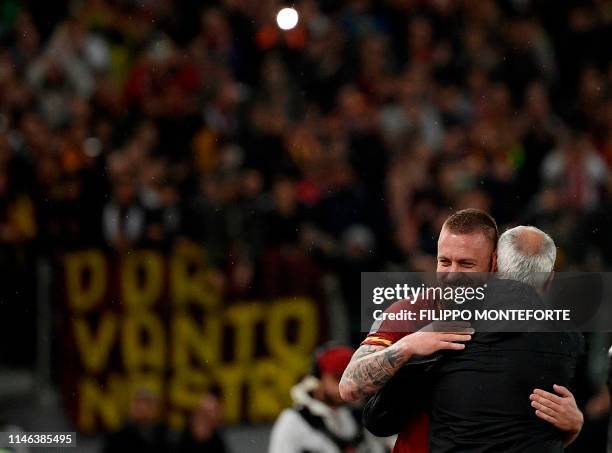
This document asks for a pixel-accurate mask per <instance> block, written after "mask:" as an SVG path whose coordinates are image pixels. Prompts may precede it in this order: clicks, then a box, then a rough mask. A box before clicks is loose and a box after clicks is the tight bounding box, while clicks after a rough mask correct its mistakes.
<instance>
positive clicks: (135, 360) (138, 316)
mask: <svg viewBox="0 0 612 453" xmlns="http://www.w3.org/2000/svg"><path fill="white" fill-rule="evenodd" d="M122 334H123V335H122V341H121V352H122V357H123V365H124V367H125V369H126V370H128V371H130V372H136V371H138V370H142V369H143V368H153V369H160V368H163V367H164V365H165V363H166V362H165V359H166V338H165V337H166V335H165V331H164V326H163V325H162V322H161V320H160V319H159V316H158V315H156V314H154V313H152V312H150V311H139V312H136V313H128V314H126V315H125V317H124V319H123V330H122Z"/></svg>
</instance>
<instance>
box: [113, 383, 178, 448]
mask: <svg viewBox="0 0 612 453" xmlns="http://www.w3.org/2000/svg"><path fill="white" fill-rule="evenodd" d="M160 404H161V402H160V399H159V397H158V396H157V395H156V394H154V393H152V392H151V391H150V390H148V389H144V388H142V389H138V390H136V392H135V393H134V396H133V398H132V401H131V406H130V414H129V417H128V421H127V422H126V424H125V425H124V426H123V427H122V428H121V429H119V431H116V432H114V433H111V434H109V435H108V436H107V438H106V441H105V443H104V449H103V452H104V453H121V452H126V453H127V452H135V451H142V452H145V451H146V452H150V453H162V452H164V453H165V452H167V451H168V431H167V429H166V426H165V425H164V424H163V423H161V422H160V415H161V412H160V411H161V407H160Z"/></svg>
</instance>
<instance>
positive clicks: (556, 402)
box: [529, 384, 584, 446]
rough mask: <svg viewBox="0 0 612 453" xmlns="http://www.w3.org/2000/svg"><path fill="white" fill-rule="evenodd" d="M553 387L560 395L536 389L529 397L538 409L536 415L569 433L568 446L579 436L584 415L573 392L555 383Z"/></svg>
mask: <svg viewBox="0 0 612 453" xmlns="http://www.w3.org/2000/svg"><path fill="white" fill-rule="evenodd" d="M553 388H554V390H555V392H557V393H558V395H555V394H554V393H550V392H547V391H544V390H541V389H535V390H534V391H533V393H532V394H531V395H530V396H529V399H530V400H531V406H532V407H533V408H534V409H535V410H536V412H535V414H536V416H538V417H539V418H541V419H542V420H545V421H547V422H548V423H550V424H551V425H553V426H554V427H555V428H557V429H559V430H561V431H564V432H566V433H567V437H566V441H565V442H564V444H565V446H568V445H569V444H570V443H572V442H573V441H574V440H575V439H576V437H578V433H579V432H580V430H581V429H582V424H583V423H584V417H583V416H582V412H580V409H578V406H577V405H576V400H575V399H574V395H572V392H570V391H569V390H568V389H567V388H565V387H563V386H561V385H556V384H555V385H554V386H553Z"/></svg>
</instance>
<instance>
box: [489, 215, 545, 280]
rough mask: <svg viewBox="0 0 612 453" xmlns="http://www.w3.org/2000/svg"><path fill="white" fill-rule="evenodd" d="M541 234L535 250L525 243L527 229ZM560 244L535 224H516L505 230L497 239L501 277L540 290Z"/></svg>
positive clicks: (498, 266) (498, 265)
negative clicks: (556, 243) (524, 234)
mask: <svg viewBox="0 0 612 453" xmlns="http://www.w3.org/2000/svg"><path fill="white" fill-rule="evenodd" d="M527 231H529V232H531V233H536V234H537V235H538V236H541V238H542V241H541V244H539V246H538V247H537V250H534V249H533V247H532V248H531V249H530V247H529V246H527V245H525V244H524V243H523V238H522V237H521V236H522V234H521V233H524V232H527ZM556 258H557V247H556V246H555V242H554V241H553V240H552V238H551V237H550V236H549V235H548V234H546V233H544V232H543V231H542V230H540V229H538V228H536V227H533V226H517V227H514V228H511V229H509V230H507V231H505V232H504V233H503V234H502V235H501V236H500V237H499V241H498V242H497V269H498V273H499V277H500V278H509V279H512V280H518V281H520V282H523V283H526V284H529V285H532V286H534V287H536V288H537V289H541V288H542V286H543V285H544V284H545V283H546V280H547V279H548V277H549V275H550V273H551V272H552V271H553V268H554V266H555V259H556Z"/></svg>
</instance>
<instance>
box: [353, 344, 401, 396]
mask: <svg viewBox="0 0 612 453" xmlns="http://www.w3.org/2000/svg"><path fill="white" fill-rule="evenodd" d="M362 349H363V350H362ZM374 351H376V352H374ZM402 355H403V354H402V353H401V351H399V350H398V349H397V348H396V347H394V346H390V347H388V348H386V349H383V350H378V348H375V347H374V348H373V347H369V348H366V347H362V348H359V350H357V352H356V353H355V356H354V357H353V360H352V361H351V364H350V365H349V366H348V368H347V369H346V372H345V374H344V377H343V379H346V381H347V382H349V383H350V384H351V387H352V388H353V389H354V390H353V394H352V396H353V398H354V399H357V400H361V399H364V398H365V397H367V396H369V395H371V394H372V393H374V392H376V391H377V390H379V389H380V388H381V387H382V386H383V385H385V384H386V383H387V381H388V380H389V379H391V377H392V376H393V375H394V374H395V372H396V371H397V370H398V368H399V367H400V366H402V365H403V363H404V362H405V361H406V358H404V357H402Z"/></svg>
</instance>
